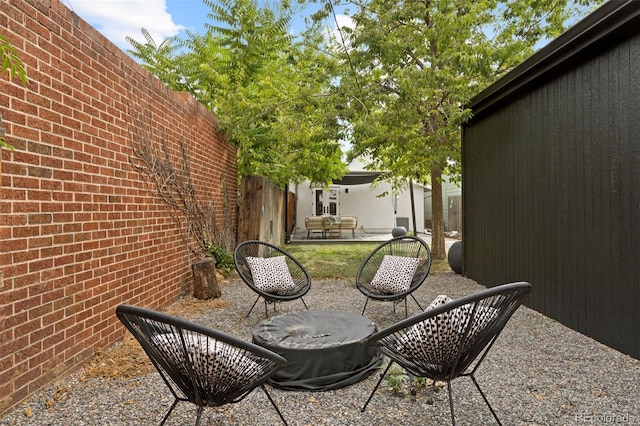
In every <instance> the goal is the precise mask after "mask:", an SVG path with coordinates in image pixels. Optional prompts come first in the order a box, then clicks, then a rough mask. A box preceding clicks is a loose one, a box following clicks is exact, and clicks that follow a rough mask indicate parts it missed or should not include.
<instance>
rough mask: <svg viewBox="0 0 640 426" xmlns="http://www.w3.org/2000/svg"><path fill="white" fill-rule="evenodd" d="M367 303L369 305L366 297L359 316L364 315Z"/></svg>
mask: <svg viewBox="0 0 640 426" xmlns="http://www.w3.org/2000/svg"><path fill="white" fill-rule="evenodd" d="M367 303H369V296H367V300H365V301H364V308H362V313H361V314H360V315H364V310H365V309H367Z"/></svg>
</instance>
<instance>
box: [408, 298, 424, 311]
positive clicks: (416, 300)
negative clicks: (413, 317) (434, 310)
mask: <svg viewBox="0 0 640 426" xmlns="http://www.w3.org/2000/svg"><path fill="white" fill-rule="evenodd" d="M411 298H412V299H413V301H414V302H416V305H418V308H420V310H421V311H424V308H423V307H422V305H421V304H420V302H418V299H416V298H415V296H414V295H413V294H412V295H411Z"/></svg>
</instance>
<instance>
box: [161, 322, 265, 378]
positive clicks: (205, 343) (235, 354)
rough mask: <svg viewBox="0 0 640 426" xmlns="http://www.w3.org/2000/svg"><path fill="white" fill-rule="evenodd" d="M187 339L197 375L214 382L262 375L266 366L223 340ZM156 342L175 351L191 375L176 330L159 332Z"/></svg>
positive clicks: (182, 370) (202, 337)
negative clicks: (262, 365) (243, 354)
mask: <svg viewBox="0 0 640 426" xmlns="http://www.w3.org/2000/svg"><path fill="white" fill-rule="evenodd" d="M193 339H194V337H192V338H191V339H189V338H187V339H185V347H186V350H187V354H188V357H189V360H190V361H191V363H192V365H193V369H194V370H195V374H196V375H197V376H199V377H201V378H202V377H207V378H208V382H210V383H220V384H223V383H237V382H241V381H243V379H242V378H243V377H251V376H254V375H255V374H258V375H259V374H260V371H261V369H262V367H260V364H258V363H257V362H255V361H254V360H252V359H250V358H247V357H245V356H241V354H242V353H243V352H242V351H241V350H239V349H237V348H235V347H233V346H231V345H228V344H226V343H224V342H220V341H218V340H215V339H208V338H206V337H205V336H197V337H195V340H193ZM153 340H154V342H155V343H156V345H158V346H160V347H161V348H163V349H164V350H165V351H167V352H169V353H170V354H172V356H173V358H174V360H175V361H176V362H177V363H178V368H179V369H180V370H181V372H182V373H183V374H188V370H187V368H186V365H184V363H185V359H184V348H183V345H182V338H181V337H180V335H179V334H176V333H166V334H159V335H156V336H154V337H153ZM222 386H224V385H222Z"/></svg>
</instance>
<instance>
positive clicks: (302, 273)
mask: <svg viewBox="0 0 640 426" xmlns="http://www.w3.org/2000/svg"><path fill="white" fill-rule="evenodd" d="M273 258H281V259H273ZM264 260H267V261H270V260H281V261H282V262H281V263H280V264H279V266H280V267H281V268H282V270H281V271H273V270H271V271H267V274H266V278H268V279H267V280H265V281H267V283H266V285H267V286H268V285H273V284H277V283H278V281H279V280H280V279H282V278H283V277H282V276H279V275H280V273H281V272H284V275H286V280H287V281H288V283H289V284H288V286H287V287H286V288H285V289H282V288H279V287H278V285H275V286H274V287H273V288H271V289H269V288H267V287H266V286H264V285H263V286H261V285H260V283H259V277H258V276H257V273H254V271H252V269H251V268H252V265H251V262H262V261H264ZM233 261H234V263H235V266H236V270H237V271H238V274H239V275H240V278H242V281H244V282H245V284H247V285H248V286H249V288H250V289H251V290H253V291H254V292H256V293H257V294H258V297H257V298H256V300H255V302H253V305H252V306H251V309H249V312H248V313H247V317H248V316H249V315H251V312H252V311H253V308H255V306H256V304H257V303H258V300H260V298H261V297H262V298H263V299H264V312H265V315H266V316H269V313H268V310H267V305H268V304H269V303H272V304H274V310H275V303H277V302H288V301H292V300H296V299H300V300H301V301H302V304H303V305H304V307H305V308H306V309H309V307H308V306H307V304H306V303H305V301H304V299H303V298H302V297H303V296H304V295H305V294H307V292H308V291H309V289H310V288H311V277H310V276H309V273H308V272H307V270H306V269H305V268H304V266H302V264H300V262H298V261H297V260H296V259H294V258H293V256H291V255H290V254H289V253H287V252H286V251H285V250H283V249H281V248H280V247H276V246H274V245H273V244H269V243H267V242H264V241H257V240H248V241H244V242H242V243H240V244H238V246H237V247H236V249H235V250H234V252H233ZM254 267H255V263H254ZM276 275H277V276H276Z"/></svg>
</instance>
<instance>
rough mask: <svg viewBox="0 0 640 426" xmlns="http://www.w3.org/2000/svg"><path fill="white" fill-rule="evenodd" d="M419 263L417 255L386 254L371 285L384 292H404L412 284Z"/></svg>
mask: <svg viewBox="0 0 640 426" xmlns="http://www.w3.org/2000/svg"><path fill="white" fill-rule="evenodd" d="M418 263H420V259H418V258H417V257H405V256H391V255H388V254H385V255H384V257H383V258H382V262H380V266H379V267H378V270H377V271H376V275H375V276H374V277H373V280H371V286H372V287H373V288H375V289H376V290H377V291H379V292H380V293H384V294H398V293H404V292H405V291H407V290H409V287H410V286H411V281H412V280H413V274H415V272H416V269H418Z"/></svg>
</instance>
